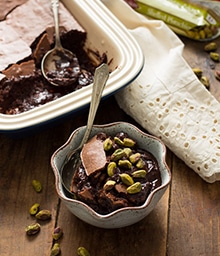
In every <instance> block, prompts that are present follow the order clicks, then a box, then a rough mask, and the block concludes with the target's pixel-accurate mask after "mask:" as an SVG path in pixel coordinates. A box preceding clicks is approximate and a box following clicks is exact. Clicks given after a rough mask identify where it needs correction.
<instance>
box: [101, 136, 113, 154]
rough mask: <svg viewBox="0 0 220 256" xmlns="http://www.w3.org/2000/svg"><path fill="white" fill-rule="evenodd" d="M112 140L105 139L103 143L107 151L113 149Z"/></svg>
mask: <svg viewBox="0 0 220 256" xmlns="http://www.w3.org/2000/svg"><path fill="white" fill-rule="evenodd" d="M112 145H113V143H112V140H111V139H110V138H107V139H105V141H104V142H103V147H104V150H105V151H109V150H110V149H111V148H112Z"/></svg>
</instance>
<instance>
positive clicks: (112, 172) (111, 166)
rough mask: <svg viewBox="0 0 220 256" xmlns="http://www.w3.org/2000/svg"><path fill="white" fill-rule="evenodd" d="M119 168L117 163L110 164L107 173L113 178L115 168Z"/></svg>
mask: <svg viewBox="0 0 220 256" xmlns="http://www.w3.org/2000/svg"><path fill="white" fill-rule="evenodd" d="M116 167H117V165H116V163H115V162H110V163H109V164H108V166H107V173H108V176H110V177H111V176H113V175H114V170H115V168H116Z"/></svg>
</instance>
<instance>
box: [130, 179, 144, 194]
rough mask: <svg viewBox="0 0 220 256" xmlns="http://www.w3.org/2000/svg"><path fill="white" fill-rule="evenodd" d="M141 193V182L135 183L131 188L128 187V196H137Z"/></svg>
mask: <svg viewBox="0 0 220 256" xmlns="http://www.w3.org/2000/svg"><path fill="white" fill-rule="evenodd" d="M140 191H141V183H140V182H138V181H137V182H135V183H134V184H132V185H131V186H129V187H127V192H128V194H137V193H139V192H140Z"/></svg>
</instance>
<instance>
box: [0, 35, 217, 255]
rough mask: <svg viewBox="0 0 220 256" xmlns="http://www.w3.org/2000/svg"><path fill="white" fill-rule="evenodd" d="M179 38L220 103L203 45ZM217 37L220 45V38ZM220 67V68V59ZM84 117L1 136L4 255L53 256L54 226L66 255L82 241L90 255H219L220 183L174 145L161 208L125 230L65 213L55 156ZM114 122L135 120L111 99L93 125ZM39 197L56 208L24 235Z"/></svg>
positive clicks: (0, 244) (43, 204)
mask: <svg viewBox="0 0 220 256" xmlns="http://www.w3.org/2000/svg"><path fill="white" fill-rule="evenodd" d="M182 40H183V41H184V43H185V44H186V47H185V50H184V57H185V58H186V60H187V61H188V63H189V65H190V66H191V67H195V66H196V67H200V68H202V69H203V70H204V74H206V75H207V76H208V77H209V78H210V82H211V87H210V91H211V92H212V93H213V94H214V95H215V96H216V98H217V99H218V100H220V90H219V88H220V87H219V86H220V82H219V81H217V80H216V79H215V78H214V74H213V72H214V70H213V69H211V68H210V66H209V59H208V56H207V53H205V52H204V51H203V47H204V43H198V42H195V41H192V40H188V39H185V38H182ZM216 41H217V42H218V44H219V46H220V39H217V40H216ZM216 68H220V67H219V63H218V64H217V65H216ZM87 114H88V110H85V111H83V112H81V113H80V114H78V115H75V116H70V117H68V118H66V119H62V120H60V121H59V122H58V121H57V122H55V123H52V124H50V125H49V126H47V127H43V128H42V129H40V128H39V129H37V130H35V131H34V132H32V133H30V134H26V135H25V136H12V135H10V136H9V135H6V134H0V159H1V161H0V170H1V176H0V227H1V236H0V255H1V256H8V255H10V256H30V255H37V256H38V255H39V256H42V255H50V249H51V246H52V236H51V233H52V231H53V229H54V227H56V226H61V227H62V228H63V231H64V236H63V238H62V239H61V241H60V244H61V250H62V254H61V255H63V256H70V255H77V253H76V250H77V248H78V247H79V246H85V247H86V248H87V249H88V250H89V251H90V254H91V256H125V255H126V256H130V255H132V256H133V255H134V256H136V255H137V256H139V255H143V256H145V255H146V256H150V255H153V256H154V255H156V256H160V255H161V256H165V255H168V256H189V255H190V256H198V255H204V256H206V255H208V256H209V255H210V256H211V255H212V256H217V255H220V234H219V229H220V223H219V220H220V217H219V216H220V186H219V182H216V183H214V184H208V183H206V182H204V181H203V180H202V179H201V178H200V177H199V176H198V175H197V174H195V173H194V172H193V171H192V170H191V169H190V168H188V167H187V166H186V165H185V164H184V163H183V162H182V161H181V160H180V159H178V158H177V157H176V156H175V154H174V153H175V152H174V153H172V152H170V151H169V150H168V155H167V161H168V165H169V166H170V168H171V171H172V182H171V185H170V187H169V189H168V190H167V191H166V194H165V195H164V196H163V197H162V199H161V200H160V202H159V203H158V205H157V207H156V208H155V209H154V210H153V211H152V212H151V213H150V214H149V215H148V216H147V217H146V218H145V219H143V220H142V221H140V222H139V223H137V224H134V225H132V226H130V227H125V228H120V229H113V230H111V229H110V230H107V229H101V228H96V227H93V226H90V225H88V224H86V223H84V222H83V221H81V220H79V219H77V218H76V217H75V216H73V215H72V214H71V213H70V212H69V211H68V209H67V208H66V207H65V205H63V203H62V202H61V201H60V200H59V198H58V196H57V194H56V191H55V186H54V175H53V172H52V169H51V166H50V157H51V155H52V153H53V152H54V151H55V150H56V149H57V148H58V147H60V146H61V145H62V144H63V143H64V142H65V141H66V140H67V138H68V137H69V135H70V134H71V132H72V131H73V130H74V129H75V128H77V127H79V126H82V125H85V124H86V120H87ZM113 121H127V122H130V123H133V124H135V125H138V124H136V123H135V122H134V120H133V119H132V118H130V117H129V116H127V115H126V114H125V113H124V112H123V111H122V110H121V109H120V108H119V107H118V105H117V103H116V101H115V99H114V97H113V96H112V97H110V98H108V99H106V100H105V101H103V102H102V104H101V106H100V107H99V109H98V113H97V117H96V120H95V123H96V124H103V123H109V122H113ZM142 130H143V129H142ZM198 150H200V149H198ZM33 179H38V180H40V181H41V182H42V185H43V190H42V192H41V193H36V192H35V191H34V190H33V188H32V186H31V181H32V180H33ZM35 202H39V203H40V204H41V208H45V209H49V210H51V211H52V219H51V220H50V221H47V222H41V224H42V228H41V231H40V233H39V234H37V235H36V236H34V237H27V236H26V234H25V227H26V225H28V224H30V223H32V222H34V221H35V220H34V218H33V217H31V216H30V214H29V208H30V206H31V205H32V204H34V203H35Z"/></svg>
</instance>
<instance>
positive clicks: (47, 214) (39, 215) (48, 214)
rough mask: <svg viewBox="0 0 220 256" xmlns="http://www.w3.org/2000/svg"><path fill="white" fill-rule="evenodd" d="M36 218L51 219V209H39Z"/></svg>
mask: <svg viewBox="0 0 220 256" xmlns="http://www.w3.org/2000/svg"><path fill="white" fill-rule="evenodd" d="M35 217H36V219H38V220H49V219H51V211H49V210H41V211H39V212H38V213H37V214H36V215H35Z"/></svg>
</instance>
